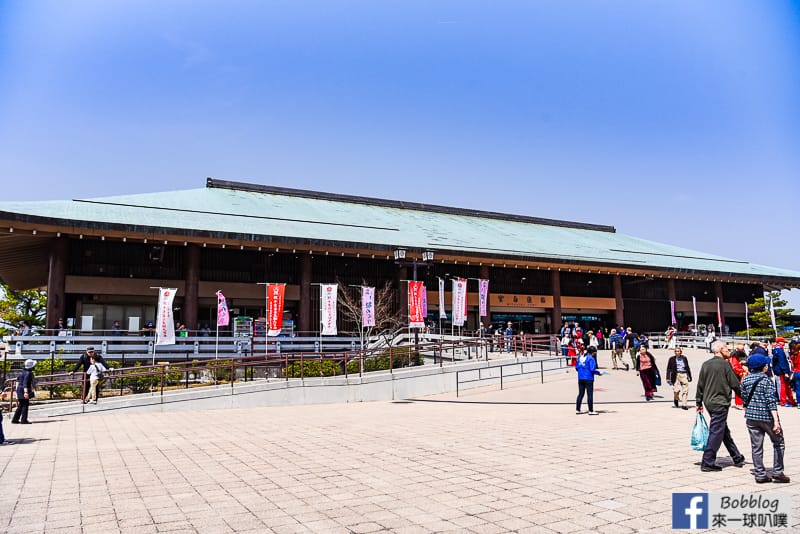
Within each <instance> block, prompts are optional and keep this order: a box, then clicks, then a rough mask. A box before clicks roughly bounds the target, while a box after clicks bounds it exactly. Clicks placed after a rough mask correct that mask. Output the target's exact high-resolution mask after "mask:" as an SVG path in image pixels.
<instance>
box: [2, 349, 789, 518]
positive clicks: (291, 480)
mask: <svg viewBox="0 0 800 534" xmlns="http://www.w3.org/2000/svg"><path fill="white" fill-rule="evenodd" d="M689 352H691V353H692V354H690V361H691V363H692V369H693V370H694V371H695V373H698V372H699V369H700V363H701V362H702V361H703V360H704V359H705V358H706V357H707V356H708V355H707V354H704V353H702V352H700V351H689ZM655 353H656V357H657V360H658V363H659V367H660V368H661V369H662V372H663V371H664V370H665V368H666V355H667V354H668V353H667V352H666V351H659V350H657V351H655ZM600 364H601V366H605V367H609V356H608V352H606V351H603V352H601V355H600ZM608 372H609V374H607V375H604V376H601V377H598V379H597V382H596V409H597V410H599V411H600V412H601V414H600V415H599V416H589V415H586V414H584V415H575V413H574V411H575V410H574V399H575V395H576V393H577V380H576V377H575V374H574V373H573V372H572V371H569V372H564V373H559V374H558V375H551V376H547V377H545V384H541V383H539V377H538V376H537V377H536V378H534V379H531V380H525V381H520V382H515V383H510V384H506V389H505V390H503V391H500V390H499V386H497V385H491V386H487V387H483V388H480V389H479V390H471V391H468V392H466V393H464V394H462V396H461V398H459V399H456V398H455V394H454V393H453V394H446V395H437V396H434V397H428V398H424V399H414V400H411V401H395V402H375V403H360V404H344V405H342V404H339V405H317V406H289V407H279V408H256V409H229V410H206V411H182V412H166V413H135V414H134V413H125V412H118V413H103V414H97V415H83V416H69V417H66V416H65V417H59V418H54V419H49V420H38V421H35V424H32V425H11V424H10V421H9V420H8V419H5V422H4V428H5V430H6V436H7V438H8V439H12V440H15V441H16V443H15V444H13V445H9V446H3V447H0V480H1V481H2V491H0V531H2V532H24V533H30V532H47V533H60V532H70V533H72V532H92V533H106V532H112V533H113V532H131V533H150V532H203V533H206V532H207V533H215V532H253V533H255V532H258V533H262V532H278V533H282V532H287V533H288V532H324V533H328V532H332V533H335V532H355V533H368V532H380V531H383V532H399V533H403V532H439V531H452V532H476V533H493V532H546V533H549V532H608V533H614V534H618V533H625V532H667V531H671V528H670V527H671V493H672V492H674V491H684V492H689V491H704V492H728V493H735V492H767V491H768V492H784V493H790V494H792V495H793V512H792V513H793V517H792V523H793V527H794V528H798V526H800V497H798V495H797V493H798V491H797V487H798V486H797V483H796V482H795V481H800V452H798V451H799V450H800V447H798V444H800V410H797V409H788V408H781V417H782V419H783V422H784V425H785V431H786V438H787V450H786V466H787V467H786V473H787V474H788V475H789V476H791V477H793V482H792V483H790V484H784V485H778V484H769V485H756V484H755V483H754V481H753V477H752V475H750V473H749V467H750V466H749V465H747V466H745V467H744V468H736V467H733V466H731V465H730V459H729V458H728V457H727V453H725V452H724V449H723V451H721V456H720V459H719V463H720V464H721V465H727V466H728V467H725V469H724V470H723V471H721V472H718V473H703V472H701V471H700V469H699V460H700V453H698V452H695V451H692V450H691V448H690V446H689V438H690V430H691V426H692V423H693V420H694V412H693V411H683V410H676V409H673V408H672V402H671V392H669V391H667V389H668V388H666V387H662V388H659V393H658V394H657V395H660V396H661V397H657V398H656V402H651V403H646V402H644V397H643V393H642V389H641V385H640V382H639V380H638V378H637V377H636V376H635V374H634V372H633V371H630V372H627V373H626V372H624V371H608ZM691 385H692V386H694V383H693V384H691ZM693 394H694V388H693V387H692V388H691V395H692V396H693ZM741 415H742V412H739V411H735V410H731V417H730V423H731V427H732V431H733V436H734V439H735V441H736V442H737V444H738V445H739V446H740V448H741V449H742V451H743V452H745V453H746V455H747V457H748V462H749V458H750V454H749V450H750V447H749V441H748V438H747V433H746V431H745V427H744V422H743V419H742V416H741ZM766 449H767V454H766V456H767V458H768V462H767V465H768V466H769V465H770V464H771V447H770V446H769V445H767V446H766ZM765 486H766V487H765ZM757 531H758V530H754V529H750V530H747V532H757ZM714 532H724V530H714Z"/></svg>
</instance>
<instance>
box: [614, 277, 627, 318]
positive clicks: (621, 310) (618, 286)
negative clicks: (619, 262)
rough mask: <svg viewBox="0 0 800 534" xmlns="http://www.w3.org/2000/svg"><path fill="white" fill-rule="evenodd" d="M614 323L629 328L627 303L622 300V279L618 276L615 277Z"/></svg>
mask: <svg viewBox="0 0 800 534" xmlns="http://www.w3.org/2000/svg"><path fill="white" fill-rule="evenodd" d="M614 301H615V307H616V309H615V310H614V322H616V323H617V324H616V325H615V326H627V324H626V323H625V303H624V301H623V300H622V277H621V276H620V275H618V274H615V275H614Z"/></svg>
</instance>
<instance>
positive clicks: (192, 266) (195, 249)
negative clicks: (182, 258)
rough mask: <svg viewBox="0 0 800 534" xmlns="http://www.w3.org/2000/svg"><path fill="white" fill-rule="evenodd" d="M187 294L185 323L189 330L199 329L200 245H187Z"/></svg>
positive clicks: (184, 313)
mask: <svg viewBox="0 0 800 534" xmlns="http://www.w3.org/2000/svg"><path fill="white" fill-rule="evenodd" d="M185 277H186V295H184V297H183V324H185V325H186V329H187V330H197V309H198V299H199V291H200V289H199V288H200V247H199V246H197V245H196V244H194V243H190V244H188V245H186V272H185Z"/></svg>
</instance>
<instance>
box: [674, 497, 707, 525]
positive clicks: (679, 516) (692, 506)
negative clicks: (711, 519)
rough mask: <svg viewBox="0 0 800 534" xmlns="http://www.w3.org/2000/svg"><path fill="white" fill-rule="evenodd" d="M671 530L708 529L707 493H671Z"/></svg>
mask: <svg viewBox="0 0 800 534" xmlns="http://www.w3.org/2000/svg"><path fill="white" fill-rule="evenodd" d="M672 528H688V529H692V530H694V529H702V528H708V493H673V494H672Z"/></svg>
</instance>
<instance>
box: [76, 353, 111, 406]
mask: <svg viewBox="0 0 800 534" xmlns="http://www.w3.org/2000/svg"><path fill="white" fill-rule="evenodd" d="M92 358H94V359H95V360H96V361H98V362H100V363H102V364H103V367H105V368H106V369H108V368H109V367H108V364H107V363H106V360H105V359H104V358H103V356H102V355H101V354H95V353H94V347H86V352H84V353H83V354H81V357H80V358H79V359H78V363H76V364H75V368H74V369H73V370H72V371H70V373H69V374H71V375H74V374H75V373H76V372H77V371H78V370H80V369H81V368H83V373H84V375H85V374H86V371H88V370H89V366H91V365H92ZM83 384H84V386H83V391H82V392H81V400H82V401H85V400H86V394H87V393H88V388H87V387H86V380H84V381H83ZM97 397H98V398H100V384H97Z"/></svg>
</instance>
